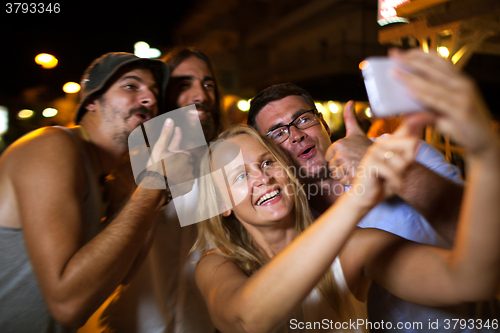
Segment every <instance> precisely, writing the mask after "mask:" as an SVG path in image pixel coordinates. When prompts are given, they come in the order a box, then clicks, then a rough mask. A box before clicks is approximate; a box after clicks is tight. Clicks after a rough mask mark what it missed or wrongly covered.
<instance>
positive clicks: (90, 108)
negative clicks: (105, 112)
mask: <svg viewBox="0 0 500 333" xmlns="http://www.w3.org/2000/svg"><path fill="white" fill-rule="evenodd" d="M84 108H85V110H87V112H95V111H96V110H97V99H95V98H91V99H89V100H87V101H86V102H85V104H84Z"/></svg>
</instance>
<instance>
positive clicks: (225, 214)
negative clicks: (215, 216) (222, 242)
mask: <svg viewBox="0 0 500 333" xmlns="http://www.w3.org/2000/svg"><path fill="white" fill-rule="evenodd" d="M231 212H232V209H228V210H226V211H225V212H224V213H222V216H224V217H228V216H229V215H231Z"/></svg>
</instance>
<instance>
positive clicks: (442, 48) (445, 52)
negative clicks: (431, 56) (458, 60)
mask: <svg viewBox="0 0 500 333" xmlns="http://www.w3.org/2000/svg"><path fill="white" fill-rule="evenodd" d="M438 53H439V55H440V56H441V57H443V58H448V56H449V55H450V51H449V50H448V48H447V47H445V46H440V47H438Z"/></svg>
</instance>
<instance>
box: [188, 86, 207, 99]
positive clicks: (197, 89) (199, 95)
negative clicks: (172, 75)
mask: <svg viewBox="0 0 500 333" xmlns="http://www.w3.org/2000/svg"><path fill="white" fill-rule="evenodd" d="M191 100H192V102H193V103H205V102H206V100H207V92H206V91H205V89H204V88H203V84H202V83H200V82H195V83H193V86H192V88H191Z"/></svg>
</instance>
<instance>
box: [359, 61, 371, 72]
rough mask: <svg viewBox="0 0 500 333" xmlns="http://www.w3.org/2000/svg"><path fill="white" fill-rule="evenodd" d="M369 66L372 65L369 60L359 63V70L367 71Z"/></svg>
mask: <svg viewBox="0 0 500 333" xmlns="http://www.w3.org/2000/svg"><path fill="white" fill-rule="evenodd" d="M369 64H370V63H369V62H368V60H363V61H362V62H360V63H359V69H361V70H363V69H367V68H368V66H369Z"/></svg>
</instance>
